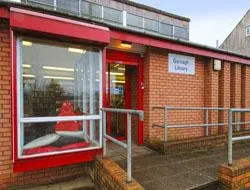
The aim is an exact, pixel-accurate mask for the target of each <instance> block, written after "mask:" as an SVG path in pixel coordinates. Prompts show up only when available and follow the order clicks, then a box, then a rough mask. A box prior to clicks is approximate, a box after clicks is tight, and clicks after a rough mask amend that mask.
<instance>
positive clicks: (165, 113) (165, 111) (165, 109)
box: [164, 107, 168, 142]
mask: <svg viewBox="0 0 250 190" xmlns="http://www.w3.org/2000/svg"><path fill="white" fill-rule="evenodd" d="M167 109H168V108H167V107H165V108H164V142H167V140H168V123H167Z"/></svg>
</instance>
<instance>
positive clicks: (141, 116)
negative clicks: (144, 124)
mask: <svg viewBox="0 0 250 190" xmlns="http://www.w3.org/2000/svg"><path fill="white" fill-rule="evenodd" d="M101 111H102V112H103V114H102V117H103V119H102V124H103V155H104V156H106V155H107V144H106V140H110V141H111V142H113V143H115V144H117V145H119V146H121V147H123V148H126V149H127V181H128V182H131V180H132V161H131V157H132V139H131V138H132V137H131V116H132V114H135V115H139V119H140V120H143V119H144V114H143V111H140V110H129V109H115V108H101ZM107 112H109V113H124V114H127V143H124V142H121V141H119V140H117V139H115V138H114V137H111V136H110V135H108V134H107V133H106V127H107V125H106V118H107Z"/></svg>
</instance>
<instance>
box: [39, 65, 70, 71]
mask: <svg viewBox="0 0 250 190" xmlns="http://www.w3.org/2000/svg"><path fill="white" fill-rule="evenodd" d="M43 69H46V70H54V71H69V72H74V69H72V68H64V67H51V66H43Z"/></svg>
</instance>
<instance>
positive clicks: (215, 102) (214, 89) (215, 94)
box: [204, 59, 219, 135]
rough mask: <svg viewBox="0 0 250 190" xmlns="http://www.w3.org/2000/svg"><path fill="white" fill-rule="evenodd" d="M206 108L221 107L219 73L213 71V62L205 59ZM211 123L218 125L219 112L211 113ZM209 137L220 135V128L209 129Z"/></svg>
mask: <svg viewBox="0 0 250 190" xmlns="http://www.w3.org/2000/svg"><path fill="white" fill-rule="evenodd" d="M204 64H205V65H204V66H205V81H204V84H205V88H204V92H205V94H204V98H205V107H214V108H217V107H219V89H218V86H219V73H218V72H214V71H213V60H212V59H205V62H204ZM209 123H218V111H216V110H213V111H209ZM208 131H209V133H208V134H209V135H216V134H218V126H212V127H209V130H208Z"/></svg>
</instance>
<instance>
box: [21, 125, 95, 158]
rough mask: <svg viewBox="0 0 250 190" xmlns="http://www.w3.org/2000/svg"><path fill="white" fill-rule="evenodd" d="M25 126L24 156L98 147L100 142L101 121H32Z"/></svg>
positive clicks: (22, 152) (22, 153)
mask: <svg viewBox="0 0 250 190" xmlns="http://www.w3.org/2000/svg"><path fill="white" fill-rule="evenodd" d="M23 128H24V132H23V133H24V134H23V135H24V140H23V142H22V145H21V147H22V151H21V155H22V156H30V155H35V154H42V153H51V152H61V151H67V150H73V149H83V148H90V147H96V146H98V142H99V121H85V122H82V121H63V122H45V123H30V124H23ZM76 129H77V130H76ZM91 133H92V134H91Z"/></svg>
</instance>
